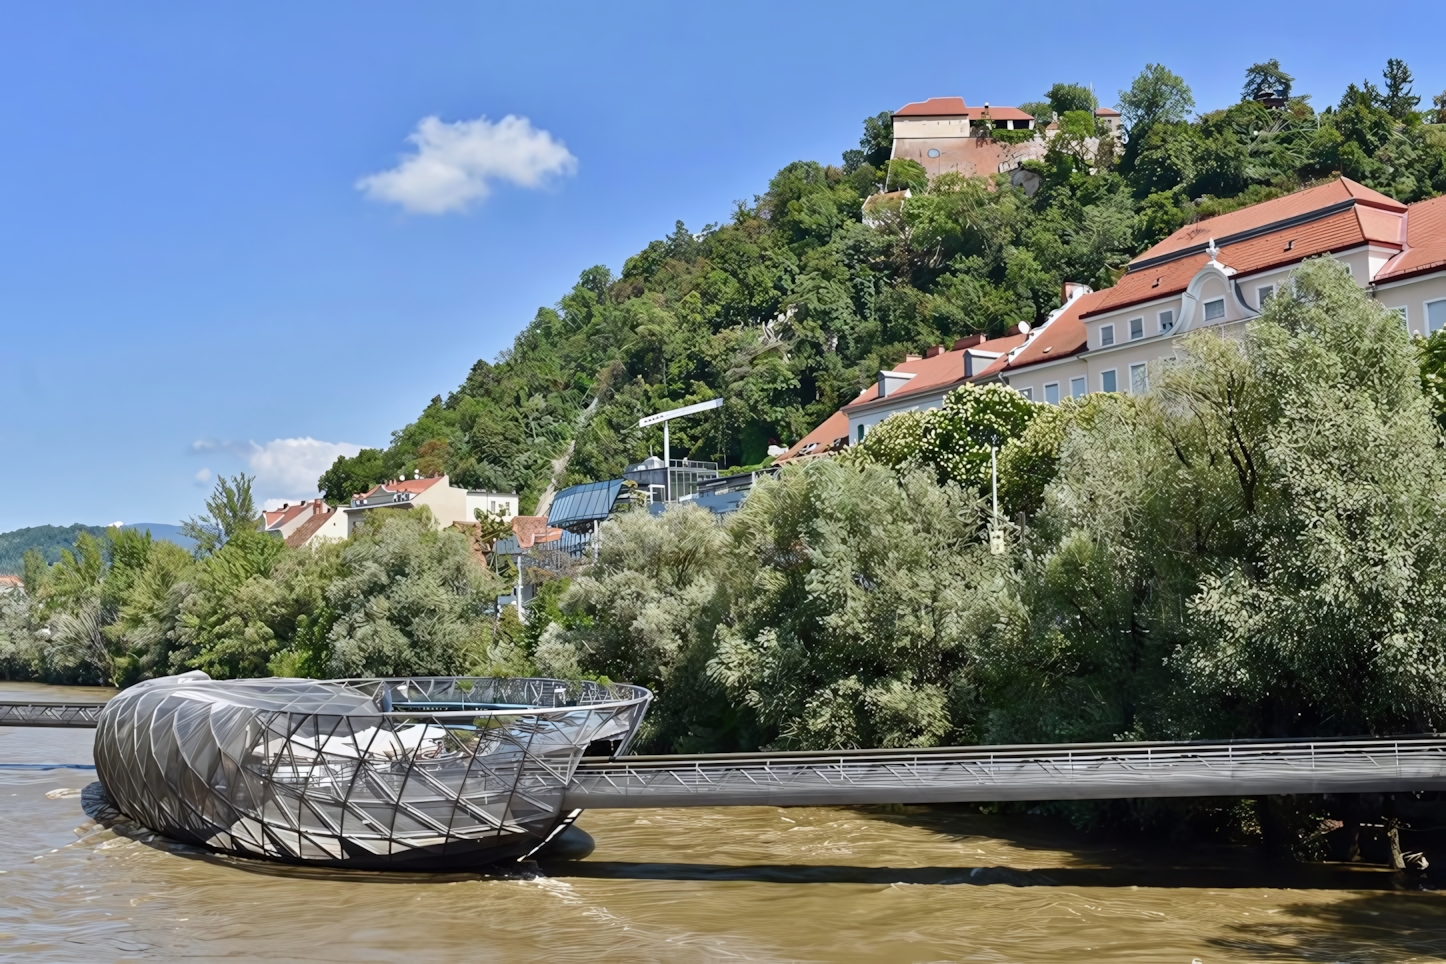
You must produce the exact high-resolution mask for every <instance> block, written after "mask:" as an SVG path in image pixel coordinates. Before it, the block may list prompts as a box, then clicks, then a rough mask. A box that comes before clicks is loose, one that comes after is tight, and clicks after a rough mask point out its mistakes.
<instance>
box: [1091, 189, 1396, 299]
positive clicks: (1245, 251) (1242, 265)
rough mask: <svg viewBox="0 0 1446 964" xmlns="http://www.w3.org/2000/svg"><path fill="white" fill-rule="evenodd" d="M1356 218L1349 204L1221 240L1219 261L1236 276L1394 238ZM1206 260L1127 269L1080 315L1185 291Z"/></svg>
mask: <svg viewBox="0 0 1446 964" xmlns="http://www.w3.org/2000/svg"><path fill="white" fill-rule="evenodd" d="M1388 216H1390V215H1388ZM1361 222H1362V219H1361V217H1360V216H1359V212H1358V211H1357V210H1356V209H1355V208H1351V209H1347V210H1344V211H1337V212H1336V213H1335V214H1330V215H1327V216H1326V217H1323V218H1320V219H1319V220H1315V221H1308V222H1306V223H1305V224H1297V225H1294V226H1291V227H1287V228H1283V229H1281V230H1279V231H1271V232H1269V233H1267V234H1261V235H1257V236H1256V237H1253V238H1247V239H1246V240H1244V241H1241V242H1238V243H1236V244H1226V245H1222V246H1221V248H1220V255H1219V258H1220V263H1221V264H1223V265H1226V266H1227V267H1231V268H1234V269H1235V273H1236V275H1237V276H1240V275H1249V274H1255V273H1256V272H1259V271H1266V270H1269V269H1271V268H1278V267H1281V266H1282V265H1287V264H1295V263H1297V262H1299V261H1304V260H1305V259H1306V258H1309V257H1314V256H1315V255H1320V254H1328V253H1330V252H1332V251H1344V250H1347V249H1349V248H1356V247H1360V246H1361V245H1362V244H1365V243H1366V242H1368V241H1375V242H1377V243H1380V244H1387V245H1394V244H1398V243H1399V242H1395V241H1389V240H1387V239H1386V238H1385V237H1384V234H1385V232H1382V231H1380V230H1379V229H1380V228H1381V227H1382V225H1380V224H1371V226H1370V229H1369V230H1367V229H1363V227H1362V223H1361ZM1372 235H1375V236H1374V237H1373V236H1372ZM1292 242H1294V243H1292ZM1152 250H1153V249H1152ZM1146 254H1149V252H1146ZM1209 260H1210V256H1209V255H1208V254H1206V253H1205V252H1203V251H1201V252H1197V253H1195V254H1190V255H1186V256H1184V257H1181V258H1177V259H1175V260H1173V261H1167V262H1165V263H1164V264H1161V265H1156V266H1155V267H1148V268H1143V269H1140V270H1131V271H1129V272H1127V273H1126V274H1125V276H1124V277H1123V278H1121V279H1120V280H1119V281H1118V282H1116V283H1115V286H1114V287H1113V288H1106V289H1105V290H1104V291H1103V292H1101V294H1103V295H1104V298H1102V299H1101V300H1100V301H1099V302H1097V303H1096V304H1095V306H1094V307H1092V308H1090V310H1089V311H1088V312H1087V313H1086V317H1088V316H1089V315H1096V314H1099V313H1101V312H1105V311H1110V310H1113V309H1116V308H1123V307H1125V306H1126V305H1132V304H1135V303H1136V302H1140V301H1149V300H1150V299H1152V298H1163V297H1165V296H1166V295H1172V294H1178V293H1179V292H1181V291H1184V290H1185V288H1186V287H1187V286H1188V285H1189V284H1190V279H1191V278H1193V277H1195V273H1196V272H1197V271H1199V270H1200V269H1201V268H1202V267H1204V266H1205V264H1206V263H1207V262H1208V261H1209Z"/></svg>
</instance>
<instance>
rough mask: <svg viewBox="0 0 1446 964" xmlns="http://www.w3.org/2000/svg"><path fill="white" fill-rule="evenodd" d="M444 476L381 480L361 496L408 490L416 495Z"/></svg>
mask: <svg viewBox="0 0 1446 964" xmlns="http://www.w3.org/2000/svg"><path fill="white" fill-rule="evenodd" d="M445 478H446V476H445V475H434V476H431V477H430V478H426V479H402V480H401V481H400V482H396V481H393V482H383V483H382V484H381V485H378V486H374V487H372V488H371V489H369V490H367V491H366V492H363V493H362V496H363V497H365V496H369V495H376V494H377V493H379V492H410V493H412V494H413V495H416V494H417V493H419V492H425V491H427V490H428V489H430V488H431V487H432V486H434V485H436V484H437V483H438V482H440V481H442V480H443V479H445Z"/></svg>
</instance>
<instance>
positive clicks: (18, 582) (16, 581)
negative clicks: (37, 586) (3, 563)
mask: <svg viewBox="0 0 1446 964" xmlns="http://www.w3.org/2000/svg"><path fill="white" fill-rule="evenodd" d="M24 585H25V580H24V579H21V578H20V577H19V576H0V586H9V587H10V588H12V589H20V588H23V587H24Z"/></svg>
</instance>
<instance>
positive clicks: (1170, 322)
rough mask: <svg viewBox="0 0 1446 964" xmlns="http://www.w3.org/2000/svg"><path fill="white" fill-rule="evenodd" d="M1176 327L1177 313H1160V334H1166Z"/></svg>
mask: <svg viewBox="0 0 1446 964" xmlns="http://www.w3.org/2000/svg"><path fill="white" fill-rule="evenodd" d="M1174 327H1175V313H1174V312H1173V311H1162V312H1160V334H1162V335H1163V334H1164V333H1165V332H1167V331H1169V330H1170V329H1171V328H1174Z"/></svg>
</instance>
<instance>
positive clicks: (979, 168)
mask: <svg viewBox="0 0 1446 964" xmlns="http://www.w3.org/2000/svg"><path fill="white" fill-rule="evenodd" d="M893 119H894V146H893V152H892V153H891V154H890V155H889V156H890V158H891V159H893V160H911V161H918V162H919V163H920V164H921V165H923V167H924V170H925V171H927V172H928V174H929V176H930V177H937V176H939V175H940V174H946V173H954V174H962V175H964V176H966V177H989V176H992V175H994V174H998V173H1006V172H1009V171H1013V170H1015V169H1017V168H1018V167H1019V166H1020V165H1021V164H1023V163H1024V162H1025V161H1027V160H1031V159H1033V160H1038V159H1040V158H1043V157H1044V153H1045V150H1046V149H1047V147H1048V142H1049V138H1050V137H1051V136H1053V134H1054V132H1055V131H1056V130H1058V127H1057V126H1056V125H1055V123H1054V122H1050V123H1049V124H1047V125H1045V127H1044V129H1043V130H1042V131H1040V134H1039V135H1038V136H1035V137H1032V138H1030V139H1028V140H1024V141H1022V142H1021V143H1018V144H1011V143H1007V141H1006V140H996V139H995V138H994V136H993V134H994V132H1003V131H1009V132H1015V131H1036V130H1039V121H1038V120H1037V119H1036V118H1035V117H1034V116H1033V115H1031V114H1027V113H1025V112H1024V111H1022V110H1020V109H1019V108H1018V107H1005V106H1002V105H998V104H990V103H988V102H987V101H986V102H985V103H984V105H983V106H979V107H970V106H969V105H967V104H965V103H964V98H962V97H930V98H929V99H928V100H922V101H918V102H916V103H912V104H905V105H904V106H903V107H901V108H899V109H898V110H896V111H894V115H893ZM1095 119H1096V120H1097V121H1099V122H1100V124H1101V125H1102V126H1104V127H1107V128H1108V129H1109V130H1110V131H1111V132H1112V133H1114V134H1115V135H1116V136H1119V135H1120V114H1119V111H1115V110H1110V109H1109V108H1107V107H1101V108H1099V109H1098V110H1096V111H1095ZM1009 139H1010V140H1013V139H1015V138H1012V137H1011V138H1009Z"/></svg>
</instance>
